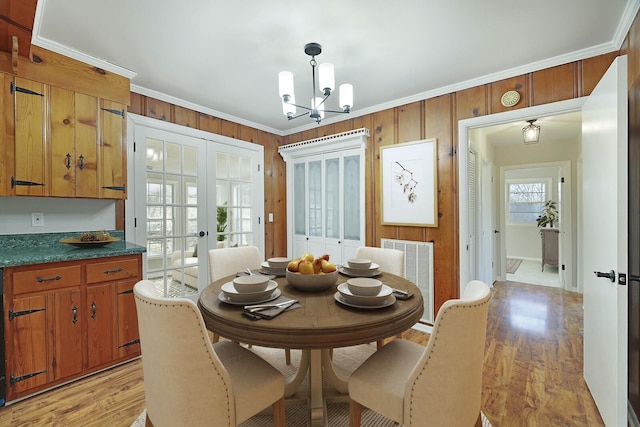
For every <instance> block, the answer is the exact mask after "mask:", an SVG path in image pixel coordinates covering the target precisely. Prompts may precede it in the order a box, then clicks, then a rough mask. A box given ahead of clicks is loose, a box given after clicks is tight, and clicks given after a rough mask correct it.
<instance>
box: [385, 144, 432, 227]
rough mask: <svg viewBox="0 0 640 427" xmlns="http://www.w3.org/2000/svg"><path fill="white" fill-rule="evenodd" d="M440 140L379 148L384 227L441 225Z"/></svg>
mask: <svg viewBox="0 0 640 427" xmlns="http://www.w3.org/2000/svg"><path fill="white" fill-rule="evenodd" d="M436 158H437V140H436V139H435V138H433V139H424V140H421V141H415V142H408V143H405V144H397V145H390V146H386V147H380V168H381V171H380V172H381V173H380V182H381V190H382V224H383V225H407V226H418V227H437V226H438V170H437V164H436Z"/></svg>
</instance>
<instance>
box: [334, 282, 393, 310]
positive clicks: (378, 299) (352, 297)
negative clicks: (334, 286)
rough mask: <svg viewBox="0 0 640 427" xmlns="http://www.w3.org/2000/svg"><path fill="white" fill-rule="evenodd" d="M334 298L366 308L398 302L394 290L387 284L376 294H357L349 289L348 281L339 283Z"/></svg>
mask: <svg viewBox="0 0 640 427" xmlns="http://www.w3.org/2000/svg"><path fill="white" fill-rule="evenodd" d="M334 298H335V300H336V301H338V302H339V303H341V304H344V305H347V306H349V307H355V308H365V309H374V308H384V307H389V306H390V305H393V304H394V303H395V302H396V297H395V296H393V291H392V290H391V288H390V287H389V286H387V285H382V288H381V289H380V292H378V293H377V294H376V295H356V294H354V293H353V292H351V290H349V285H348V284H347V283H341V284H339V285H338V292H336V293H335V295H334Z"/></svg>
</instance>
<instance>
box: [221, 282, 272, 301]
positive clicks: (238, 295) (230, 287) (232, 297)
mask: <svg viewBox="0 0 640 427" xmlns="http://www.w3.org/2000/svg"><path fill="white" fill-rule="evenodd" d="M241 277H247V276H241ZM220 289H221V291H222V292H220V293H219V294H218V299H219V300H220V301H222V302H225V303H227V304H233V305H248V304H259V303H263V302H267V301H271V300H274V299H276V298H278V297H279V296H280V293H281V292H280V289H278V284H277V283H276V282H274V281H273V280H269V281H268V283H267V286H266V288H264V289H263V290H259V291H245V290H244V289H243V290H242V291H240V290H238V288H236V286H235V285H234V283H233V282H227V283H225V284H224V285H222V287H221V288H220Z"/></svg>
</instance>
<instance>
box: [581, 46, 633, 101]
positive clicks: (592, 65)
mask: <svg viewBox="0 0 640 427" xmlns="http://www.w3.org/2000/svg"><path fill="white" fill-rule="evenodd" d="M618 53H619V52H611V53H609V54H606V55H599V56H594V57H593V58H588V59H585V60H583V61H582V88H581V91H582V93H581V96H588V95H591V92H592V91H593V89H594V88H595V87H596V85H597V84H598V82H599V81H600V79H601V78H602V76H603V75H604V73H605V72H606V71H607V69H608V68H609V66H610V65H611V64H612V63H613V60H614V59H616V57H617V56H618ZM629 64H631V62H629Z"/></svg>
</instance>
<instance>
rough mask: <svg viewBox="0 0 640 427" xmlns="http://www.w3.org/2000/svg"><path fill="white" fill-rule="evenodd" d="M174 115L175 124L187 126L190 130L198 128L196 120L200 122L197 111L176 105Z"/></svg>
mask: <svg viewBox="0 0 640 427" xmlns="http://www.w3.org/2000/svg"><path fill="white" fill-rule="evenodd" d="M174 114H175V123H176V124H177V125H181V126H186V127H189V128H195V127H196V120H198V114H197V113H196V112H195V111H193V110H190V109H188V108H184V107H180V106H178V105H176V106H175V107H174Z"/></svg>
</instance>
